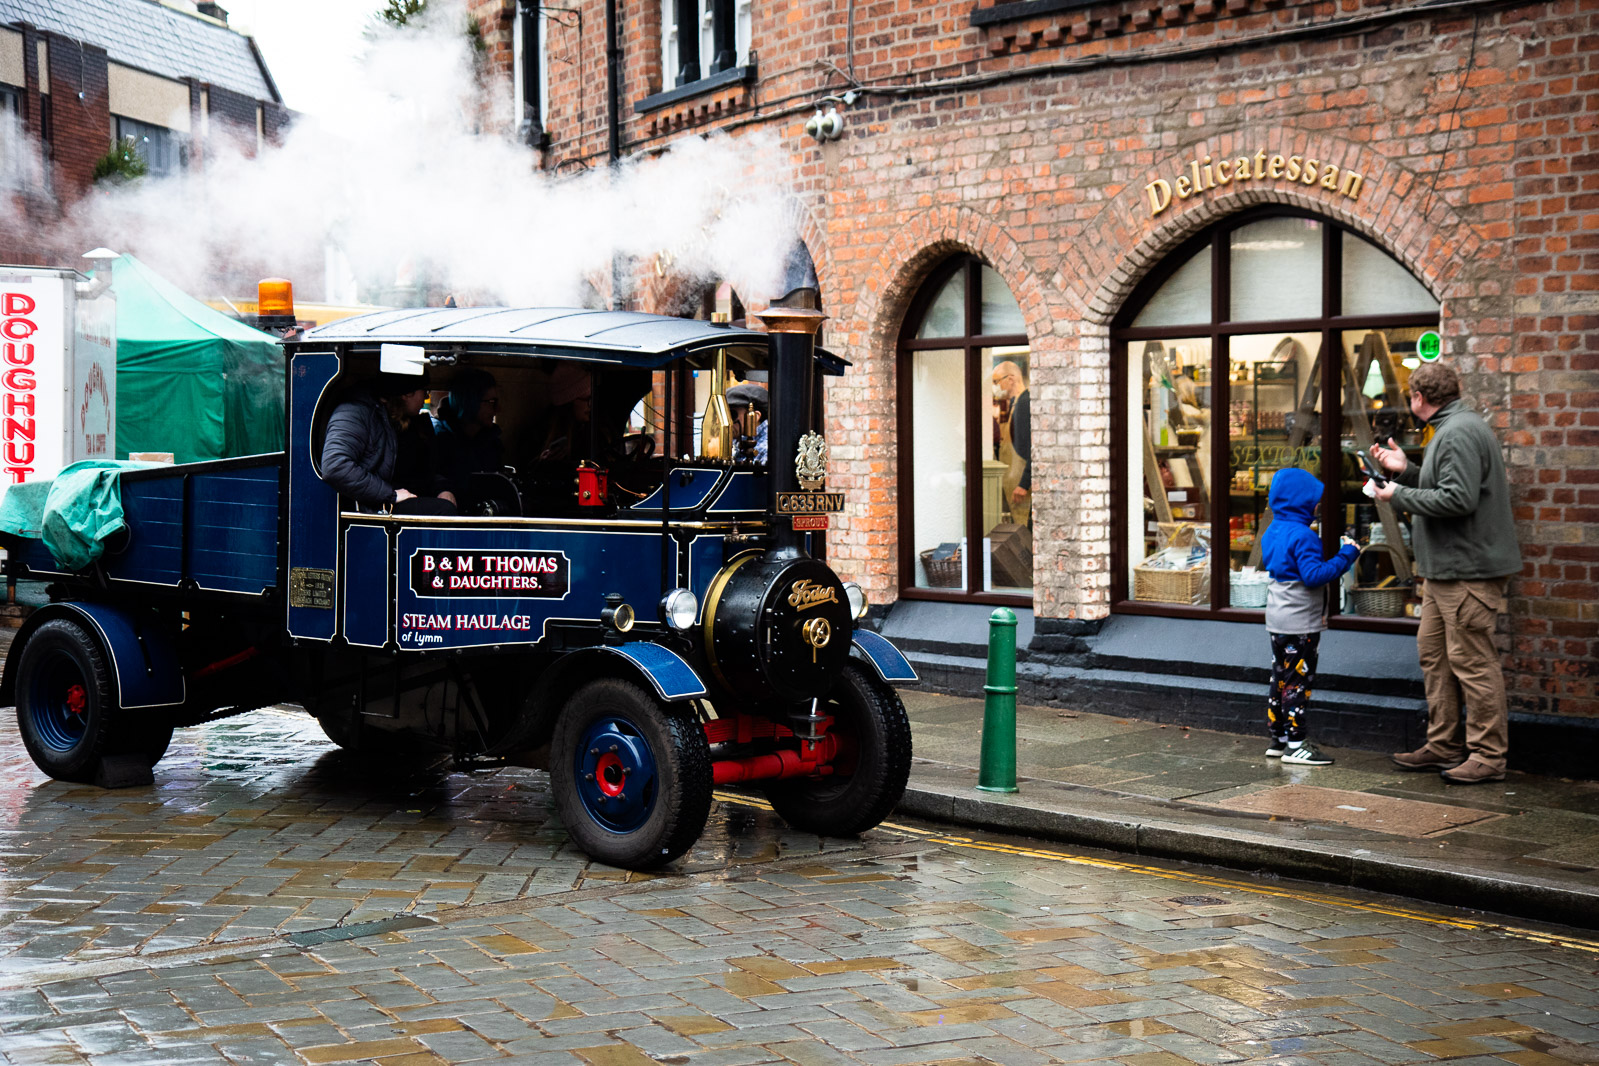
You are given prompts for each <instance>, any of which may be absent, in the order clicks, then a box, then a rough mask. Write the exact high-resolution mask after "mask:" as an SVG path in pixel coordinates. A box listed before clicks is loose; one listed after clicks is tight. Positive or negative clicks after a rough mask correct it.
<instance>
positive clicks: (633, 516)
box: [0, 306, 916, 868]
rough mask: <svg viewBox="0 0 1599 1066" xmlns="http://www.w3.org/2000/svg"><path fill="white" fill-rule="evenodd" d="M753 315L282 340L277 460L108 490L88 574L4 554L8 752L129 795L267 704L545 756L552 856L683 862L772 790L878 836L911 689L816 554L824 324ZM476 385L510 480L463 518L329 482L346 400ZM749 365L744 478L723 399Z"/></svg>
mask: <svg viewBox="0 0 1599 1066" xmlns="http://www.w3.org/2000/svg"><path fill="white" fill-rule="evenodd" d="M761 318H762V319H763V321H764V325H765V330H764V331H757V330H752V329H745V328H737V327H733V326H729V325H724V324H714V323H708V322H703V321H695V320H688V319H678V318H667V317H660V316H654V315H645V314H638V313H632V312H621V311H594V310H583V309H570V308H555V309H551V308H432V309H411V310H399V311H385V312H379V313H375V314H369V315H365V316H362V317H359V318H352V319H345V320H342V321H339V322H334V323H331V324H329V325H326V326H323V327H320V328H317V329H313V330H311V331H309V332H307V333H305V334H302V335H300V336H298V337H296V338H295V339H292V340H288V341H286V342H285V344H284V373H285V388H286V392H285V397H286V402H285V412H286V419H287V427H286V434H285V438H284V439H285V440H286V441H287V446H286V448H285V450H284V451H283V452H277V453H272V454H265V455H255V456H247V457H243V458H236V459H226V460H221V461H216V462H206V463H194V464H188V465H177V466H161V467H153V468H147V469H136V470H132V469H130V470H124V471H122V472H121V473H120V476H119V478H120V484H119V497H120V504H121V507H122V510H123V513H124V517H125V522H126V529H125V531H124V532H123V533H122V534H121V535H118V536H116V537H113V538H111V539H110V540H109V541H107V542H106V543H105V545H104V551H103V554H101V555H100V557H99V558H98V559H95V560H94V561H93V562H92V563H90V564H89V565H87V566H81V567H79V568H76V569H74V568H72V567H69V566H67V565H64V564H63V563H62V562H60V561H58V559H57V557H56V555H55V554H54V553H53V552H52V550H51V549H50V548H49V547H47V546H46V543H45V542H44V541H43V540H40V539H35V538H32V537H25V536H13V535H7V536H5V537H4V538H3V540H4V546H5V547H6V548H7V549H8V551H9V555H10V559H11V563H10V565H11V567H12V572H13V574H14V575H16V576H30V577H32V578H36V579H41V580H44V581H47V582H48V583H49V585H48V588H49V592H50V602H49V603H48V604H47V605H46V606H43V607H41V608H40V609H38V610H37V611H35V612H34V613H33V614H32V615H31V617H30V618H29V619H28V621H27V622H26V624H25V625H24V626H23V627H22V629H21V630H20V631H19V632H18V634H17V636H16V639H15V641H14V642H13V644H12V646H11V649H10V652H9V653H8V656H7V658H6V662H5V669H4V674H3V678H0V701H3V702H4V703H14V704H15V706H16V714H17V720H18V725H19V727H20V730H21V734H22V737H23V740H24V742H25V743H26V745H27V749H28V752H29V754H30V755H31V756H32V758H33V760H34V762H35V763H36V764H37V765H38V766H39V767H40V769H42V770H43V771H44V772H46V773H47V774H49V775H51V776H53V777H56V778H60V779H64V780H70V781H88V782H94V781H99V782H101V783H103V784H114V783H116V782H117V780H119V779H127V778H128V775H132V776H133V778H134V779H137V778H138V776H139V775H140V774H141V773H142V774H143V775H144V778H145V779H148V777H149V775H150V773H151V771H150V769H149V768H150V767H152V766H153V765H154V764H155V763H156V762H157V761H158V760H159V759H160V758H161V756H162V755H163V753H164V752H165V751H166V749H167V746H168V744H169V742H170V740H171V737H172V734H173V730H174V729H175V728H182V727H186V726H194V725H198V724H201V723H204V722H207V721H211V720H214V719H216V718H219V717H222V716H225V715H230V714H236V713H241V712H243V711H247V710H250V709H253V708H255V707H260V706H266V705H271V704H278V703H285V702H287V703H297V704H299V705H301V706H303V707H304V708H305V710H306V711H307V712H308V713H309V714H311V715H313V716H315V718H316V720H317V721H318V722H319V723H320V724H321V726H322V729H323V730H324V731H325V732H326V734H327V735H328V737H329V738H331V739H332V740H333V741H334V742H335V743H337V744H339V745H340V746H342V747H344V748H347V749H350V750H351V751H353V752H355V753H357V754H358V755H366V756H375V757H378V758H381V759H405V758H412V757H429V756H438V755H442V754H449V755H453V756H455V757H456V758H458V759H478V760H502V761H504V762H505V763H509V764H514V765H525V766H533V767H539V768H544V769H547V770H548V772H549V775H550V781H551V786H552V791H553V794H554V798H555V804H556V807H557V809H558V811H559V815H560V817H561V820H562V822H563V823H564V825H565V827H566V829H567V830H568V832H569V833H570V834H571V836H572V838H573V839H574V841H575V842H576V843H577V844H578V845H579V846H580V847H582V848H583V849H584V850H585V851H586V852H587V853H588V854H589V855H591V856H592V857H593V858H595V859H597V860H600V861H603V862H605V863H609V864H612V865H616V866H622V867H629V868H648V867H654V866H659V865H661V864H664V863H667V862H670V861H671V860H673V859H674V858H676V857H678V856H680V855H681V854H683V853H684V852H685V851H686V850H687V849H688V848H689V847H690V846H692V844H693V843H694V841H695V840H696V839H697V838H698V837H699V835H700V833H701V831H702V829H703V828H704V825H705V822H706V819H707V816H708V814H709V810H710V805H711V802H712V790H713V788H715V787H716V786H719V785H730V784H739V785H745V786H751V787H756V788H759V789H761V790H764V792H765V795H766V796H767V797H769V799H770V801H771V803H772V806H773V808H774V809H775V810H776V811H777V813H778V814H779V815H781V816H782V817H783V818H784V819H785V820H786V821H787V822H788V823H789V824H790V825H792V826H794V827H796V828H798V829H803V830H809V831H814V832H817V833H821V834H827V835H849V834H855V833H859V832H861V831H864V830H866V829H868V828H870V827H872V826H874V825H876V824H877V823H878V822H880V821H881V820H882V819H883V818H884V817H885V816H886V815H887V814H888V813H889V811H890V810H891V809H892V808H893V807H894V805H895V803H896V802H897V801H898V800H899V798H900V796H901V794H902V793H903V791H904V787H905V782H906V778H907V775H908V773H909V767H910V758H911V732H910V725H909V721H908V719H907V717H906V713H905V708H904V705H903V703H902V702H901V700H900V698H899V696H898V694H897V692H896V690H895V687H894V686H896V685H898V684H902V683H907V682H911V681H914V680H915V676H916V675H915V673H914V671H913V670H912V669H911V666H910V664H909V663H908V662H907V661H906V659H905V657H904V656H903V655H902V654H901V653H900V652H899V651H898V650H896V649H895V648H894V647H893V646H892V645H891V644H890V643H889V642H888V641H887V640H885V639H884V638H883V637H881V636H879V635H878V634H876V633H873V632H871V631H870V630H869V629H866V628H862V627H861V626H860V622H861V621H862V619H863V618H864V616H865V614H866V609H867V604H866V598H865V595H864V594H863V592H862V591H861V589H860V587H859V586H858V585H857V584H855V583H853V582H844V581H841V580H840V578H839V576H838V575H837V574H836V573H835V572H834V571H833V570H832V569H831V568H830V567H829V566H828V565H827V563H826V561H825V558H824V557H825V532H824V531H825V529H826V527H827V526H828V524H829V521H830V515H832V514H834V513H837V512H838V511H840V510H841V509H842V507H843V505H844V500H843V494H842V493H837V492H828V491H827V490H826V485H825V477H826V452H827V444H826V441H825V440H824V439H823V437H822V435H821V434H820V433H819V432H818V431H817V429H816V426H817V425H818V423H819V421H820V417H819V416H820V408H821V404H820V384H821V379H822V375H824V374H837V373H842V372H843V369H844V366H845V364H844V363H843V362H842V361H841V360H838V359H836V358H835V357H833V356H832V355H831V354H830V353H828V352H826V351H825V350H823V349H821V348H819V347H817V346H816V345H815V343H814V341H815V333H816V330H817V327H818V325H819V323H820V321H821V318H822V316H821V315H820V313H819V312H816V311H812V310H807V309H804V308H786V307H780V306H779V307H773V308H771V309H770V310H768V311H767V312H765V313H764V314H763V315H762V316H761ZM469 368H471V369H474V370H481V371H487V372H488V373H489V374H492V375H493V377H494V380H495V381H496V382H497V384H498V388H499V392H500V403H501V408H502V411H501V417H500V419H498V423H500V424H503V425H504V427H505V429H506V431H507V436H506V439H505V445H506V447H505V452H506V456H507V460H506V463H505V464H503V465H501V466H499V467H498V468H495V469H488V470H476V471H473V472H472V473H471V475H470V478H469V479H468V480H467V482H466V484H465V485H464V486H463V487H462V489H461V491H460V493H459V497H460V498H459V499H458V504H459V513H457V514H455V515H436V516H410V515H407V516H401V515H396V514H393V513H389V512H388V511H387V510H386V509H372V508H368V507H361V506H357V504H356V502H355V501H353V500H351V499H349V498H341V496H340V494H339V492H338V491H337V490H335V488H334V487H333V486H332V485H330V484H329V483H328V482H327V481H325V480H323V477H322V473H323V471H322V469H321V455H322V446H323V438H324V436H325V434H326V431H327V426H328V420H329V417H330V415H331V414H332V411H333V409H334V408H335V407H336V406H337V405H338V403H339V402H340V401H341V400H342V399H344V398H345V397H346V396H347V395H348V394H349V392H350V389H351V388H352V387H354V386H357V385H359V384H361V383H363V382H367V381H370V380H372V379H373V378H374V377H375V376H376V375H377V374H379V373H380V372H387V373H395V372H401V373H406V372H409V373H418V374H425V375H426V377H427V381H428V384H429V385H430V386H431V387H433V388H436V389H447V388H449V386H450V381H451V380H452V377H454V376H456V375H459V374H461V373H463V372H464V371H466V370H467V369H469ZM697 371H698V372H702V373H703V372H706V371H709V372H710V374H709V375H708V376H711V378H712V387H711V390H710V391H711V397H710V401H709V403H708V404H707V406H706V408H705V410H706V412H707V417H706V418H705V419H704V421H703V422H702V423H701V425H700V427H699V430H698V432H697V433H696V428H695V425H696V418H695V414H696V411H695V407H696V401H695V392H694V380H695V378H694V375H695V372H697ZM763 373H764V374H766V375H768V376H769V384H770V394H771V408H770V420H769V422H768V425H767V435H768V454H769V461H768V462H766V463H756V462H752V461H748V460H746V459H741V458H738V457H737V456H736V455H735V449H733V448H731V447H730V427H729V426H728V425H727V420H726V418H725V415H723V416H721V417H717V416H716V413H717V412H718V411H721V412H725V410H726V405H725V401H723V400H722V398H721V392H722V389H723V388H724V387H725V385H726V384H727V382H728V381H729V380H733V379H737V378H742V377H754V378H759V377H760V376H762V374H763ZM574 375H577V376H580V377H581V378H582V379H583V382H584V385H585V387H584V389H583V391H584V392H585V393H586V395H587V397H588V400H589V407H590V416H589V418H588V420H587V422H586V423H584V422H570V423H569V427H570V428H569V434H570V435H573V436H575V437H576V438H577V439H575V440H572V441H569V442H568V445H569V446H568V447H567V448H566V449H565V450H564V451H561V452H560V454H557V455H553V456H552V454H551V451H552V450H551V449H544V450H543V451H538V449H537V445H538V443H539V441H535V440H534V439H533V438H534V437H536V436H537V432H536V429H535V430H528V429H527V428H526V427H529V426H533V427H537V426H540V425H543V424H545V423H549V422H551V420H552V419H553V418H554V416H555V414H556V413H557V412H556V408H555V405H554V404H553V403H551V398H552V395H553V391H552V390H555V389H556V388H557V387H558V385H559V383H562V382H566V383H570V381H571V379H572V377H573V376H574ZM418 380H422V379H421V378H419V379H418ZM567 391H571V390H570V389H569V388H568V389H567ZM702 391H703V389H702ZM718 405H719V406H718ZM630 423H631V424H632V429H633V432H631V433H629V432H628V429H629V424H630ZM518 425H520V426H522V427H524V428H523V431H522V432H521V434H520V436H519V437H518V436H517V435H516V434H514V433H513V432H512V430H513V428H514V427H516V426H518ZM746 428H748V427H746ZM696 437H697V438H698V441H697V443H696ZM513 457H516V458H517V459H518V461H517V462H512V461H511V460H512V458H513Z"/></svg>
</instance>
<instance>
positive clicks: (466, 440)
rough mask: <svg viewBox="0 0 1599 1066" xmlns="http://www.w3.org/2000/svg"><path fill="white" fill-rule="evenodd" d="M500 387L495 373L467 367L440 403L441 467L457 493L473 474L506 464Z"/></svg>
mask: <svg viewBox="0 0 1599 1066" xmlns="http://www.w3.org/2000/svg"><path fill="white" fill-rule="evenodd" d="M499 411H500V387H499V384H498V383H497V382H496V381H495V380H494V375H493V374H490V373H489V372H488V371H486V370H479V369H477V368H476V367H467V368H466V369H464V370H462V371H460V372H459V373H457V374H456V375H455V377H454V379H453V380H452V381H451V382H450V394H449V395H448V396H446V397H445V398H444V401H443V402H442V403H440V404H439V409H438V413H437V416H436V417H435V418H434V419H433V429H434V432H435V433H436V434H437V435H438V452H439V468H440V470H441V471H442V472H443V475H444V477H445V479H446V480H447V481H448V482H449V484H450V485H451V486H452V487H453V488H454V489H455V491H456V492H457V493H459V492H461V491H463V490H464V489H465V488H466V486H467V484H468V482H469V481H470V480H471V478H472V475H473V474H477V473H493V472H497V471H499V470H500V469H502V468H503V467H504V465H505V444H504V442H503V441H502V440H501V437H500V427H499V425H498V424H497V422H496V419H497V417H498V415H499Z"/></svg>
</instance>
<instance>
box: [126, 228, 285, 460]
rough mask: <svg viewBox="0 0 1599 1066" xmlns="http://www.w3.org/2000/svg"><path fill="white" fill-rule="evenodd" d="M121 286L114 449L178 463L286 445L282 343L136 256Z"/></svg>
mask: <svg viewBox="0 0 1599 1066" xmlns="http://www.w3.org/2000/svg"><path fill="white" fill-rule="evenodd" d="M112 288H113V289H114V290H115V291H116V295H117V458H119V459H126V458H127V457H128V453H129V452H172V453H173V456H174V458H175V459H176V461H177V462H180V463H195V462H201V461H203V460H206V459H225V458H227V457H229V456H233V455H255V454H258V453H260V452H275V451H279V450H281V449H282V448H283V349H282V348H281V347H280V346H279V345H278V343H277V342H276V341H275V340H274V339H273V338H272V337H271V335H269V334H266V333H262V332H261V331H260V330H257V329H252V328H251V327H249V326H246V325H244V324H243V323H240V322H236V321H234V320H233V319H231V318H229V317H228V316H226V315H224V314H222V313H221V312H219V311H214V310H212V309H211V308H209V307H207V306H206V305H205V304H203V303H201V302H200V301H199V300H196V299H195V298H194V297H192V296H190V295H188V294H187V293H185V292H183V291H181V290H180V289H178V287H177V286H175V285H173V284H172V283H171V282H169V281H167V280H166V279H165V278H163V277H161V276H160V275H158V274H156V273H155V272H154V271H152V270H151V269H150V268H149V267H147V266H145V265H144V264H143V263H141V262H139V261H138V260H137V259H135V258H133V257H132V256H131V255H125V256H122V257H121V258H120V259H118V260H116V262H115V264H114V265H113V267H112Z"/></svg>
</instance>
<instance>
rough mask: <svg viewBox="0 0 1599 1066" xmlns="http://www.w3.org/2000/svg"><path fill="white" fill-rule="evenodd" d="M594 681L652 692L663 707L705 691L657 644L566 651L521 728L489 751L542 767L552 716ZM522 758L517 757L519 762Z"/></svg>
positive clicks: (539, 686)
mask: <svg viewBox="0 0 1599 1066" xmlns="http://www.w3.org/2000/svg"><path fill="white" fill-rule="evenodd" d="M597 677H619V678H625V679H627V680H629V681H633V682H635V683H638V684H640V685H642V686H643V687H644V688H645V689H646V690H647V691H649V692H653V693H654V694H655V696H656V697H657V698H658V699H660V701H661V702H662V703H679V702H681V701H683V700H693V699H700V698H703V697H704V696H706V695H707V694H708V693H707V690H706V687H705V682H704V680H703V679H702V678H701V677H700V675H699V672H698V671H697V670H695V669H694V667H693V666H692V665H690V663H689V662H688V661H687V660H686V659H684V658H683V657H682V656H681V655H679V654H678V653H677V652H675V651H673V650H672V649H670V648H667V647H665V646H663V645H660V644H653V643H650V642H648V641H634V642H631V643H628V644H601V645H595V646H593V647H588V648H581V649H579V650H577V651H573V652H570V653H568V654H566V655H563V656H561V658H560V659H559V660H558V661H556V662H555V663H554V664H552V665H551V666H550V667H549V669H547V670H546V671H545V672H544V673H542V674H541V675H540V676H539V679H538V681H537V683H536V684H535V686H534V689H533V692H532V695H531V698H530V699H529V700H528V702H527V705H526V707H525V709H524V711H523V719H522V723H521V726H520V727H519V728H517V729H514V730H512V731H511V733H510V734H509V735H508V736H507V737H506V738H505V739H504V740H502V741H501V742H499V743H497V744H495V745H494V747H493V748H492V749H491V753H492V754H503V755H506V756H508V757H516V758H515V761H517V762H519V763H521V764H523V765H529V766H543V765H544V753H545V749H546V747H547V745H548V744H549V741H550V737H551V735H552V734H553V733H554V731H555V719H556V716H557V715H559V714H560V713H561V708H562V707H564V706H566V701H567V700H568V699H569V698H570V697H571V695H572V693H573V692H575V691H577V689H579V688H580V687H582V685H583V684H584V683H585V682H588V681H591V680H593V679H595V678H597ZM517 756H520V757H517Z"/></svg>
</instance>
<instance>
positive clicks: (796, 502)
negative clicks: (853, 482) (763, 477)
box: [777, 492, 844, 515]
mask: <svg viewBox="0 0 1599 1066" xmlns="http://www.w3.org/2000/svg"><path fill="white" fill-rule="evenodd" d="M843 509H844V494H843V493H842V492H779V493H778V494H777V513H778V514H793V515H814V514H830V513H836V512H838V511H842V510H843Z"/></svg>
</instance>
